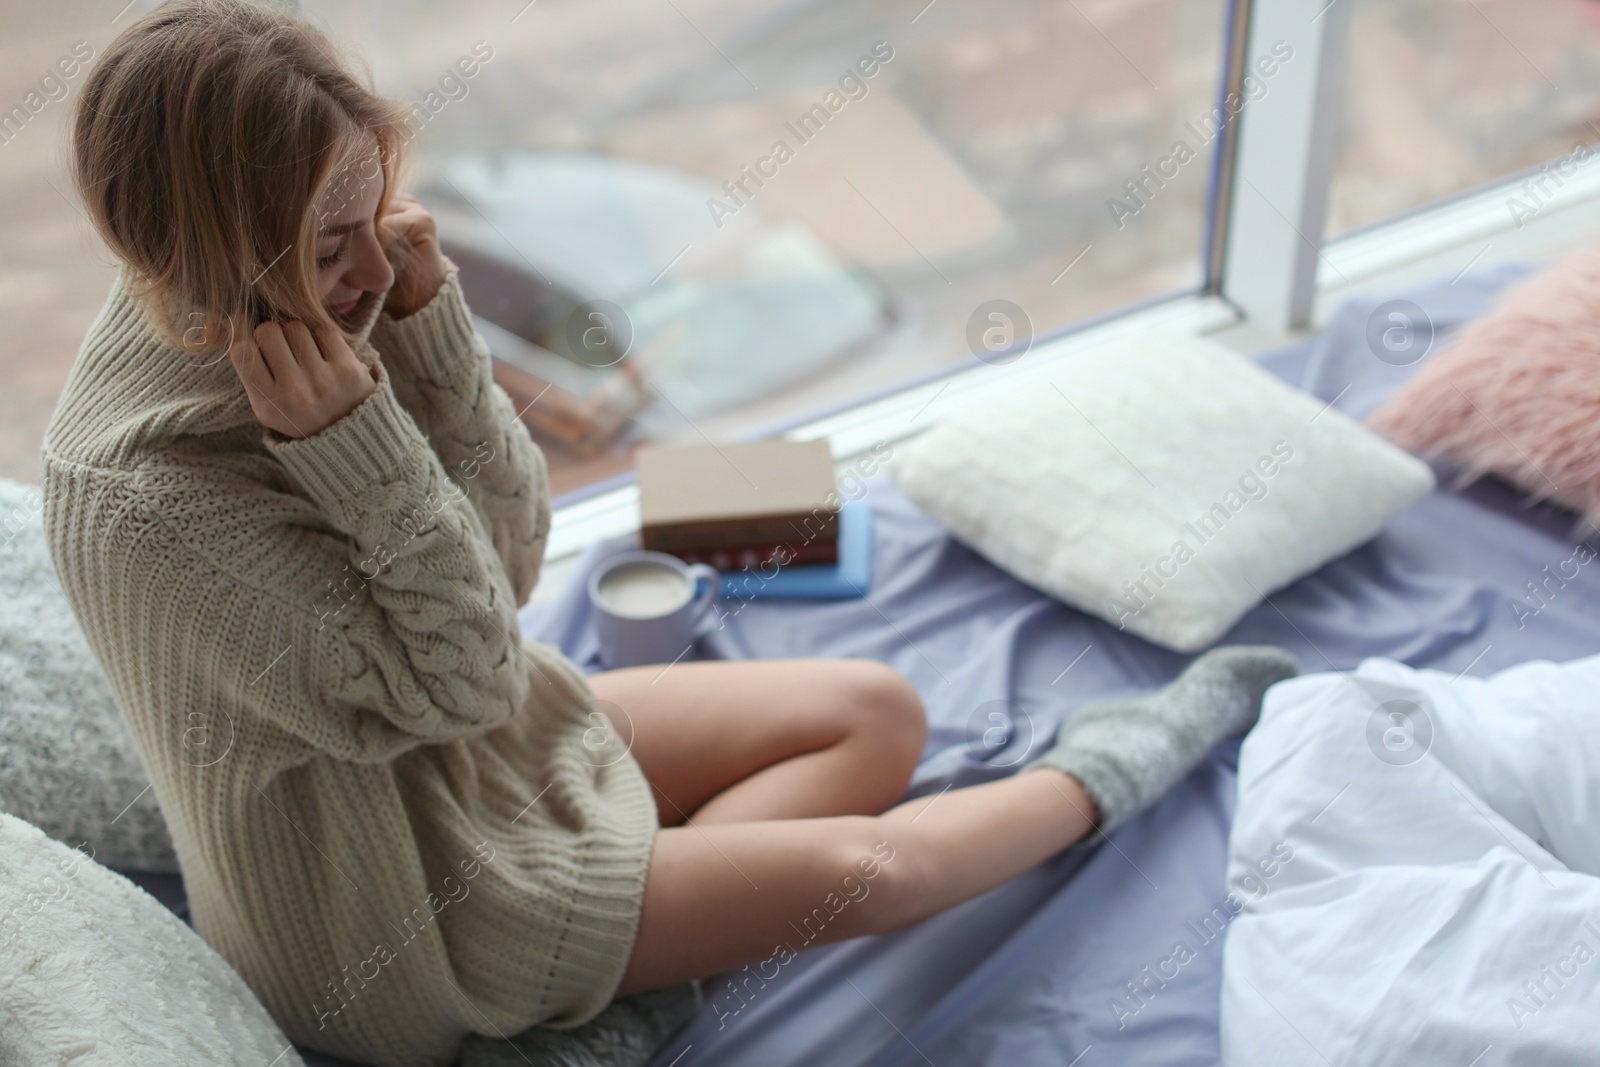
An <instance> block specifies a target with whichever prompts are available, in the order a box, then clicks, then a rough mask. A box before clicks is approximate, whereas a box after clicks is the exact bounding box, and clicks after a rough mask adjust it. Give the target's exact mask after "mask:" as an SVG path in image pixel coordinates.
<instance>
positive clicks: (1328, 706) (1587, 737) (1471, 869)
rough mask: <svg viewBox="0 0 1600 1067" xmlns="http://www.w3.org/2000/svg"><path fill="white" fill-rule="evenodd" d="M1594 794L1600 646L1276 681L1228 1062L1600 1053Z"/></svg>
mask: <svg viewBox="0 0 1600 1067" xmlns="http://www.w3.org/2000/svg"><path fill="white" fill-rule="evenodd" d="M1597 807H1600V656H1596V657H1592V658H1589V659H1584V660H1578V661H1575V662H1572V663H1567V664H1554V663H1546V662H1536V663H1528V664H1524V665H1522V666H1520V667H1515V668H1512V669H1510V670H1506V671H1503V672H1501V673H1500V674H1497V675H1495V676H1494V677H1492V678H1489V679H1481V678H1473V677H1459V678H1458V677H1455V676H1453V675H1450V674H1445V673H1440V672H1437V671H1418V670H1412V669H1411V668H1409V667H1406V666H1403V665H1401V664H1398V663H1395V662H1392V661H1389V660H1377V659H1373V660H1368V661H1367V662H1365V663H1363V664H1362V665H1361V667H1360V668H1359V669H1358V670H1357V671H1355V672H1353V673H1351V674H1344V675H1340V674H1316V675H1305V676H1302V677H1300V678H1296V679H1293V680H1291V681H1287V682H1283V683H1280V684H1279V685H1277V686H1274V687H1273V688H1272V689H1271V690H1270V691H1269V692H1268V693H1267V697H1266V700H1265V701H1264V704H1263V709H1262V718H1261V722H1260V724H1259V725H1258V726H1257V727H1256V728H1255V729H1254V730H1253V731H1252V732H1251V734H1250V735H1249V737H1248V738H1246V740H1245V743H1244V747H1243V749H1242V752H1241V755H1240V760H1239V808H1238V814H1237V817H1236V821H1235V824H1234V828H1233V834H1232V838H1231V843H1230V856H1229V870H1228V880H1229V888H1230V890H1231V891H1232V893H1233V897H1234V899H1233V901H1232V904H1231V905H1230V910H1234V911H1237V912H1238V916H1237V918H1235V919H1234V920H1233V922H1232V924H1231V926H1230V928H1229V932H1228V938H1227V942H1226V947H1225V950H1224V957H1223V961H1224V962H1223V994H1222V1050H1223V1062H1224V1064H1226V1065H1228V1067H1288V1065H1297V1064H1308V1065H1315V1067H1346V1065H1349V1067H1378V1065H1382V1064H1396V1065H1399V1064H1405V1065H1408V1067H1425V1065H1433V1064H1438V1065H1441V1067H1443V1065H1449V1067H1491V1065H1496V1064H1539V1065H1541V1067H1557V1065H1564V1064H1584V1065H1593V1064H1596V1063H1600V1027H1597V1026H1596V1022H1597V1021H1600V877H1597V876H1600V827H1597V825H1596V823H1595V819H1594V816H1595V814H1596V812H1597ZM1234 905H1237V907H1235V906H1234Z"/></svg>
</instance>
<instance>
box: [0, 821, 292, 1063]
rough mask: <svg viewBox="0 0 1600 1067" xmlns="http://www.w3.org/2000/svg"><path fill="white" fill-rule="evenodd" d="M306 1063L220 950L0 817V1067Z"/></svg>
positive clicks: (63, 849) (149, 902)
mask: <svg viewBox="0 0 1600 1067" xmlns="http://www.w3.org/2000/svg"><path fill="white" fill-rule="evenodd" d="M68 1062H70V1063H73V1064H78V1065H82V1067H102V1065H104V1067H119V1065H122V1064H130V1063H150V1064H155V1063H161V1064H201V1063H205V1064H224V1063H227V1064H256V1065H259V1067H267V1065H268V1064H271V1065H272V1067H294V1065H297V1064H302V1060H301V1059H300V1057H299V1055H298V1054H297V1053H296V1052H295V1050H294V1048H293V1046H292V1045H290V1043H289V1039H288V1038H287V1037H285V1036H284V1035H283V1031H282V1030H280V1029H279V1028H278V1025H277V1024H276V1023H274V1022H273V1021H272V1018H271V1016H269V1015H268V1014H267V1011H266V1009H265V1008H263V1007H262V1006H261V1002H260V1001H258V1000H257V999H256V997H255V994H254V993H252V992H251V991H250V987H249V986H247V985H245V983H244V979H242V978H240V977H239V975H238V973H237V972H236V971H234V969H233V968H232V967H230V966H228V963H227V961H225V960H224V959H223V958H222V957H221V956H219V955H217V953H216V951H215V950H213V949H212V948H211V946H210V945H208V944H206V943H205V941H204V940H203V939H202V938H201V937H200V935H199V934H196V933H195V932H194V931H193V930H191V929H189V928H188V927H187V926H185V925H184V924H183V922H182V921H180V920H179V919H178V917H177V916H175V915H173V914H172V912H170V911H168V910H167V909H166V908H165V907H163V906H162V905H161V904H160V903H158V902H157V901H156V900H155V898H153V897H151V896H150V895H149V894H148V893H146V892H145V891H144V890H142V889H140V888H139V887H138V886H136V885H134V884H133V883H132V882H129V881H128V880H127V879H126V878H123V877H122V876H121V875H120V874H117V873H115V872H114V871H111V870H108V869H106V868H105V867H102V866H101V865H100V864H98V863H96V862H95V861H94V860H93V859H91V858H90V857H89V855H88V854H87V850H78V849H71V848H68V847H67V846H66V845H63V844H62V843H60V842H59V841H52V840H51V839H50V838H48V837H46V836H45V835H44V833H43V832H42V831H41V830H39V829H38V827H35V826H30V825H29V824H28V823H26V822H24V821H22V820H21V819H18V818H16V817H15V816H12V815H6V814H3V813H0V1063H4V1064H7V1065H8V1067H12V1065H14V1067H56V1065H58V1064H63V1063H68Z"/></svg>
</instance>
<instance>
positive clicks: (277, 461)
mask: <svg viewBox="0 0 1600 1067" xmlns="http://www.w3.org/2000/svg"><path fill="white" fill-rule="evenodd" d="M447 266H448V268H449V269H448V271H447V275H446V280H445V284H444V286H443V287H442V288H441V290H440V292H439V293H438V295H437V296H435V298H434V299H433V301H432V303H430V304H429V305H428V306H427V307H426V308H424V309H423V310H421V311H419V312H417V313H416V314H414V315H410V316H408V317H406V318H404V319H401V320H399V321H395V320H393V319H390V318H389V317H388V316H386V315H376V314H375V313H372V314H369V318H368V325H367V326H366V327H365V329H364V331H363V333H364V336H362V337H361V338H360V339H359V340H358V342H357V343H356V345H355V348H356V351H357V354H358V355H360V356H361V358H363V359H364V360H366V361H367V362H368V363H371V364H374V365H378V366H380V367H381V368H382V370H381V372H380V377H381V380H380V382H379V384H378V387H377V389H376V390H375V391H374V392H373V394H372V395H371V396H370V397H369V398H368V399H367V400H365V401H364V402H363V403H362V404H361V405H360V406H359V407H357V408H356V409H355V410H354V411H352V412H351V413H350V414H348V415H346V416H345V417H344V418H343V419H341V420H340V421H338V422H336V423H335V424H333V425H332V426H330V427H328V428H327V429H325V430H323V431H322V432H321V433H318V434H316V435H314V436H312V437H309V438H307V439H305V440H301V441H292V440H289V439H287V438H284V437H281V436H279V435H278V434H276V433H275V432H273V431H269V430H264V429H263V427H262V426H261V425H260V424H259V423H258V422H257V421H256V419H255V416H254V415H253V414H252V413H251V410H250V406H249V403H248V401H247V399H246V396H245V392H244V388H243V386H242V385H240V383H239V381H238V378H237V376H236V375H235V374H234V371H233V368H232V366H231V365H230V364H229V362H228V361H227V360H226V359H225V358H214V359H212V360H209V361H204V360H195V359H193V358H191V357H190V356H188V355H186V354H185V353H184V352H183V351H182V350H180V349H178V348H175V347H173V346H171V345H169V344H165V343H163V342H162V341H161V340H159V339H158V337H157V335H156V334H155V333H154V332H153V330H152V329H151V326H150V324H149V322H148V321H147V319H146V316H145V313H144V311H143V310H142V307H141V305H140V304H139V303H138V302H137V301H135V300H134V299H133V298H132V297H131V296H130V295H129V294H128V291H127V281H128V275H127V273H126V270H125V271H124V274H123V276H122V278H121V279H119V281H118V283H117V285H116V287H115V288H114V289H113V290H112V293H111V296H110V298H109V299H108V301H107V303H106V305H105V307H104V309H103V310H102V311H101V313H100V316H99V318H98V319H97V320H96V322H95V324H94V326H93V328H92V330H91V331H90V334H89V336H88V338H87V340H86V341H85V343H84V346H83V349H82V350H81V352H80V353H79V356H78V359H77V362H76V363H75V364H74V366H73V369H72V373H71V376H70V378H69V380H68V382H67V387H66V391H65V393H64V394H63V396H62V398H61V401H60V404H59V406H58V407H57V409H56V412H55V415H54V417H53V419H52V421H51V424H50V427H49V430H48V433H47V436H46V441H45V446H44V469H45V482H46V494H47V495H46V498H47V505H46V508H45V523H46V527H47V530H48V533H49V537H50V546H51V552H52V555H53V556H54V559H55V563H56V567H57V569H58V570H59V572H60V575H61V578H62V581H63V583H64V588H65V589H66V592H67V595H68V597H69V599H70V600H71V601H72V604H73V607H74V609H75V611H76V612H77V615H78V618H79V621H80V622H81V623H82V625H83V629H84V632H85V634H86V635H87V636H88V638H89V641H90V643H91V644H92V646H93V648H94V650H95V653H96V655H97V656H98V658H99V660H100V662H101V664H102V665H103V666H104V667H105V670H106V673H107V675H108V676H109V678H110V680H111V684H112V687H113V689H114V691H115V693H116V696H117V698H118V702H119V703H120V705H121V707H122V709H123V711H124V712H125V714H126V715H127V717H128V720H129V722H130V724H131V725H132V728H133V731H134V735H135V737H136V739H137V741H138V744H139V748H140V750H141V752H142V753H143V755H144V758H145V762H146V763H147V764H148V766H149V769H150V774H151V780H152V782H153V785H154V788H155V792H156V795H157V797H158V799H159V801H160V804H161V808H162V811H163V812H164V813H165V815H166V817H167V820H168V823H169V825H170V828H171V831H172V837H173V841H174V844H175V845H176V847H177V851H178V857H179V861H180V863H181V865H182V869H183V875H184V883H185V886H186V888H187V890H188V895H189V903H190V909H191V914H192V917H193V921H194V925H195V928H196V929H197V930H198V931H199V932H200V933H201V934H202V935H203V936H204V937H205V938H206V940H207V941H209V942H210V943H211V944H212V945H213V946H215V947H216V948H217V950H218V951H220V952H221V953H222V955H223V956H224V957H225V958H227V959H228V960H229V961H230V962H231V963H232V964H233V965H234V966H235V967H236V968H237V969H238V970H239V972H240V974H242V975H243V977H244V978H245V980H246V981H247V982H249V984H250V985H251V987H252V988H254V989H255V991H256V993H257V994H258V995H259V996H260V997H261V999H262V1001H263V1002H264V1003H265V1004H266V1006H267V1008H268V1009H269V1010H270V1011H271V1012H272V1014H273V1015H274V1016H275V1017H276V1018H277V1020H278V1022H279V1023H280V1024H281V1025H282V1026H283V1028H284V1030H285V1031H286V1032H287V1033H288V1034H289V1036H290V1037H291V1038H293V1039H294V1040H295V1041H296V1042H298V1043H301V1044H304V1045H307V1046H310V1047H312V1048H315V1049H318V1050H320V1051H325V1052H328V1053H332V1054H335V1055H341V1056H346V1057H350V1058H353V1059H358V1060H363V1061H365V1062H369V1063H376V1064H406V1065H410V1064H428V1065H432V1064H444V1063H448V1062H451V1061H452V1060H453V1058H454V1056H455V1054H456V1049H457V1046H458V1044H459V1042H460V1040H461V1039H462V1038H463V1037H464V1036H465V1035H466V1034H467V1033H468V1032H469V1031H471V1032H477V1033H482V1034H487V1035H501V1034H504V1035H509V1034H513V1033H516V1032H517V1031H520V1030H523V1029H526V1028H527V1027H529V1026H531V1025H534V1024H536V1023H549V1024H552V1025H571V1024H576V1023H578V1022H581V1021H583V1020H585V1019H587V1018H588V1017H590V1016H591V1015H593V1014H595V1013H596V1012H598V1011H599V1010H600V1009H601V1008H602V1007H604V1005H605V1004H606V1003H607V1001H608V1000H609V999H610V997H611V995H612V993H613V991H614V990H615V988H616V986H617V983H618V982H619V980H620V979H621V976H622V972H623V969H624V967H625V965H626V963H627V960H628V956H629V953H630V951H631V949H632V946H633V940H634V936H635V934H636V932H637V928H638V919H639V911H640V906H641V901H642V899H643V894H644V881H645V873H646V869H647V867H648V864H649V857H650V849H651V843H652V841H653V838H654V832H655V827H656V825H657V822H656V810H655V804H654V801H653V799H652V797H651V794H650V789H649V786H648V784H647V783H646V781H645V779H644V776H643V774H642V773H641V771H640V769H639V766H638V764H637V763H636V762H635V761H634V760H633V758H632V756H631V755H629V754H628V752H627V751H626V747H625V746H624V745H623V744H622V742H621V741H620V740H619V739H617V737H616V735H615V733H614V732H611V731H608V730H605V729H602V728H600V727H601V726H603V724H604V720H602V719H600V718H598V717H597V714H596V711H595V708H594V706H593V704H592V701H593V699H594V698H593V694H592V692H591V691H590V689H589V688H588V685H587V683H586V682H585V680H584V676H583V674H582V672H581V671H580V670H579V669H578V668H577V666H576V665H575V664H573V663H572V662H571V661H570V660H568V659H566V658H565V657H564V656H562V655H561V653H560V652H559V651H558V650H557V649H555V648H553V647H550V646H547V645H541V644H538V643H535V642H532V641H524V640H522V639H521V637H520V635H519V632H518V629H517V618H516V611H517V608H518V606H519V605H520V604H522V603H523V602H524V601H525V600H526V598H527V597H528V595H529V593H530V592H531V590H532V589H533V586H534V583H535V581H536V580H537V579H538V575H539V568H540V565H541V563H542V560H543V555H544V547H545V538H546V534H547V531H548V529H549V524H550V506H549V489H548V482H547V477H546V468H545V462H544V457H543V455H542V453H541V452H540V451H539V449H538V448H537V447H536V446H535V445H534V443H533V442H532V440H531V439H530V438H529V437H528V434H527V431H526V430H525V429H524V428H523V426H522V424H521V423H520V421H519V420H518V419H517V417H516V412H515V410H514V409H513V408H512V406H511V403H510V400H509V399H508V398H507V397H506V395H505V393H504V392H502V391H501V390H500V389H499V387H498V386H496V385H495V384H494V383H493V380H492V378H491V371H490V360H489V355H488V350H487V348H486V347H485V345H484V343H483V341H482V340H481V339H480V338H478V337H477V335H476V334H475V333H474V332H473V329H472V321H471V318H470V316H469V314H468V312H467V308H466V304H465V303H464V302H463V300H462V296H461V290H460V287H459V283H458V280H457V276H456V270H455V267H454V265H453V264H447ZM374 308H375V305H374ZM374 319H375V321H374Z"/></svg>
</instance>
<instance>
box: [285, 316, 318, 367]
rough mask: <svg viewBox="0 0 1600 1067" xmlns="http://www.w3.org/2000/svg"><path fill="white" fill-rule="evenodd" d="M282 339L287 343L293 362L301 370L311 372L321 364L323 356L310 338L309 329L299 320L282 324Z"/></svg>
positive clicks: (314, 341)
mask: <svg viewBox="0 0 1600 1067" xmlns="http://www.w3.org/2000/svg"><path fill="white" fill-rule="evenodd" d="M283 337H284V340H285V341H287V342H288V343H289V351H291V352H293V353H294V359H295V362H296V363H298V364H300V366H301V367H302V368H304V369H306V370H312V369H314V368H315V367H316V366H317V364H319V363H321V362H322V360H323V358H324V354H323V352H322V350H321V349H320V348H318V347H317V342H316V340H315V339H314V338H313V337H312V336H311V329H310V327H308V326H307V325H306V324H305V323H303V322H301V321H300V320H299V319H292V320H290V321H289V322H286V323H284V324H283Z"/></svg>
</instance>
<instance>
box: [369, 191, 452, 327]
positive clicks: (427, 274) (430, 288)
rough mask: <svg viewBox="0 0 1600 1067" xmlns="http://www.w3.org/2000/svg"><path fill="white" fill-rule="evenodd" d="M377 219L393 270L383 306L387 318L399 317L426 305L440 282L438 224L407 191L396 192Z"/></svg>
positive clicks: (441, 268)
mask: <svg viewBox="0 0 1600 1067" xmlns="http://www.w3.org/2000/svg"><path fill="white" fill-rule="evenodd" d="M379 221H380V225H381V227H382V229H383V230H384V232H385V234H386V236H387V240H386V241H385V242H384V246H385V248H386V250H387V251H388V253H389V256H390V261H391V265H392V266H393V267H394V274H395V278H394V286H393V288H391V289H390V290H389V296H388V298H387V299H385V300H384V303H383V309H384V310H385V311H387V312H388V313H389V316H390V318H395V319H403V318H405V317H406V316H407V315H410V314H412V313H413V312H417V311H421V310H422V309H423V308H425V307H427V306H428V303H429V302H430V301H431V300H432V299H433V298H434V295H435V294H436V293H438V291H439V286H441V285H443V284H444V257H443V255H441V254H440V252H439V225H438V223H436V222H435V221H434V218H433V216H432V215H430V214H428V209H427V208H425V207H423V206H422V205H421V204H420V203H418V202H417V198H416V197H414V196H412V195H411V194H410V193H397V194H396V195H395V197H394V200H393V201H391V203H390V204H389V210H388V211H387V212H386V213H385V214H384V216H383V218H382V219H381V220H379Z"/></svg>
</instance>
